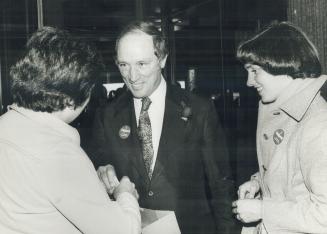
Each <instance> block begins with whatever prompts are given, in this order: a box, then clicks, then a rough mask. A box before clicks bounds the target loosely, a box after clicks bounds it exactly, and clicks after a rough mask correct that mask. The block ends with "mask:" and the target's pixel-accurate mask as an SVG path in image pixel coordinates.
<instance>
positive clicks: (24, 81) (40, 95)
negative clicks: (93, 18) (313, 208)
mask: <svg viewBox="0 0 327 234" xmlns="http://www.w3.org/2000/svg"><path fill="white" fill-rule="evenodd" d="M101 61H102V60H101V58H100V56H99V54H97V52H96V49H95V47H94V46H93V45H91V44H89V43H86V42H83V41H81V40H79V39H77V38H74V37H73V36H72V35H70V34H69V33H68V32H67V31H65V30H60V29H57V28H53V27H44V28H42V29H40V30H38V31H37V32H35V33H34V34H33V35H32V36H31V38H30V39H29V40H28V42H27V44H26V52H25V54H24V55H23V57H22V58H21V59H20V60H18V62H17V63H16V64H15V65H13V66H12V68H11V71H10V75H11V78H12V80H11V89H12V93H13V101H14V103H16V104H17V105H18V106H21V107H24V108H27V109H31V110H33V111H42V112H49V113H51V112H55V111H60V110H63V109H65V108H66V107H74V108H77V107H79V106H82V105H83V104H84V103H85V101H86V100H87V99H88V98H89V97H90V94H91V91H92V88H93V87H94V85H95V83H96V78H97V77H98V76H99V73H100V72H101V71H102V69H103V65H102V63H101Z"/></svg>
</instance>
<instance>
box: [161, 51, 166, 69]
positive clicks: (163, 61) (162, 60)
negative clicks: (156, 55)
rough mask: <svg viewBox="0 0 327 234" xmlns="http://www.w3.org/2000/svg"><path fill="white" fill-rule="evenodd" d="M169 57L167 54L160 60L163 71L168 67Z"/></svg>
mask: <svg viewBox="0 0 327 234" xmlns="http://www.w3.org/2000/svg"><path fill="white" fill-rule="evenodd" d="M167 57H168V54H166V55H165V56H163V57H162V58H161V59H160V60H159V62H160V67H161V69H164V68H165V66H166V61H167Z"/></svg>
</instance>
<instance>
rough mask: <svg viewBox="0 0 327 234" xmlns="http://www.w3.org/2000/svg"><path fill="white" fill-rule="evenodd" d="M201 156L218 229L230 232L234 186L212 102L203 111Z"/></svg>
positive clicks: (225, 148)
mask: <svg viewBox="0 0 327 234" xmlns="http://www.w3.org/2000/svg"><path fill="white" fill-rule="evenodd" d="M202 155H203V161H204V165H205V171H206V176H207V179H208V184H209V187H210V192H211V198H212V199H211V205H212V207H213V211H214V216H215V219H216V222H217V226H218V230H220V232H221V233H232V231H231V228H232V227H234V226H235V223H234V219H233V217H232V213H231V202H232V196H233V194H234V183H233V181H232V180H231V179H230V166H229V154H228V150H227V146H226V140H225V135H224V132H223V129H222V127H221V126H220V122H219V119H218V116H217V112H216V110H215V107H214V105H213V103H210V105H209V108H208V109H207V111H206V112H205V120H204V129H203V148H202ZM223 230H224V231H223Z"/></svg>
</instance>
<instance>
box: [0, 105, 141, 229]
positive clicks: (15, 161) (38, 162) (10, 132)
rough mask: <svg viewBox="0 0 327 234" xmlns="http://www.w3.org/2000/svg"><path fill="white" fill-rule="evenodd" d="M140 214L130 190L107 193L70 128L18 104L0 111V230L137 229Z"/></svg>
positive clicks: (74, 131) (44, 114) (48, 115)
mask: <svg viewBox="0 0 327 234" xmlns="http://www.w3.org/2000/svg"><path fill="white" fill-rule="evenodd" d="M139 215H140V214H139V207H138V204H137V202H136V200H135V198H133V196H132V195H130V194H127V193H123V194H122V196H119V197H118V201H117V202H113V201H111V200H110V199H109V197H108V196H107V194H106V192H105V189H104V187H103V186H102V184H101V182H100V181H99V179H98V178H97V174H96V171H95V169H94V167H93V165H92V163H91V162H90V160H89V159H88V157H87V155H86V154H85V153H84V151H83V150H82V149H81V148H80V146H79V135H78V133H77V131H76V130H75V129H74V128H72V127H70V126H69V125H67V124H66V123H64V122H62V121H61V120H59V119H57V118H55V117H54V116H52V115H51V114H46V113H39V112H33V111H30V110H26V109H23V108H17V107H13V109H12V110H9V111H8V112H7V113H6V114H4V115H2V116H1V117H0V233H3V234H18V233H28V234H45V233H46V234H81V233H85V234H100V233H103V234H104V233H106V234H107V233H115V234H116V233H121V234H127V233H138V232H139V230H140V216H139Z"/></svg>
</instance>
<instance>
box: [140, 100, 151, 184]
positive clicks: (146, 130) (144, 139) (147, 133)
mask: <svg viewBox="0 0 327 234" xmlns="http://www.w3.org/2000/svg"><path fill="white" fill-rule="evenodd" d="M150 104H151V100H150V98H148V97H145V98H142V109H141V113H140V118H139V126H138V127H137V134H138V137H139V139H140V141H141V145H142V153H143V159H144V163H145V167H146V170H147V172H148V176H149V178H150V179H151V176H152V170H151V165H152V160H153V146H152V130H151V122H150V118H149V114H148V109H149V106H150Z"/></svg>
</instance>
